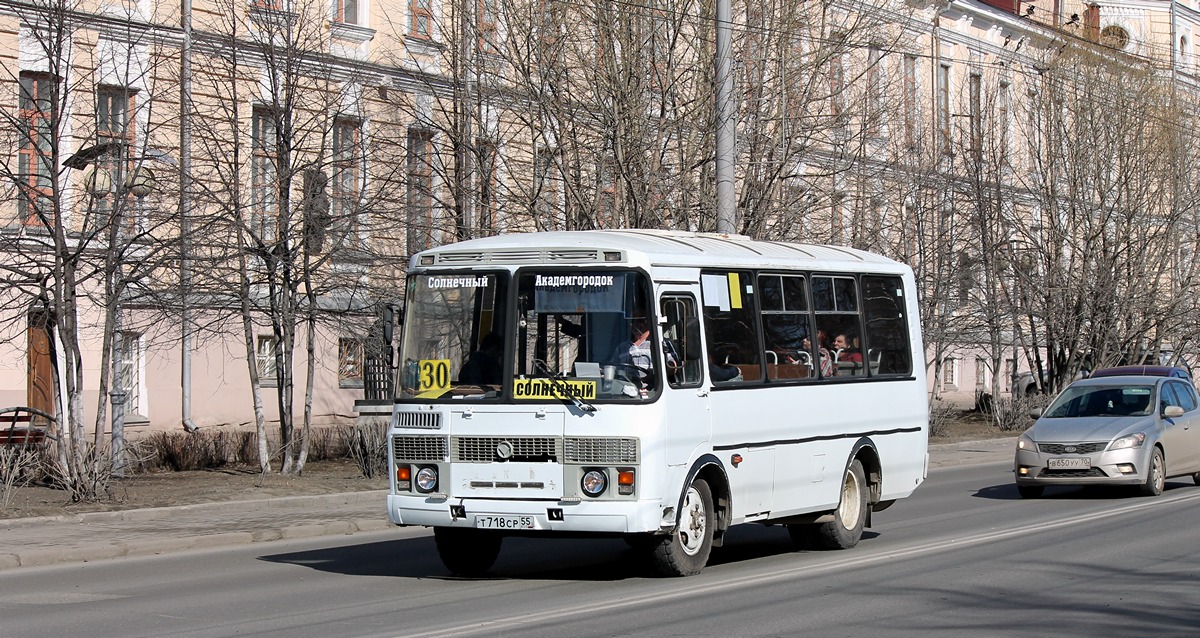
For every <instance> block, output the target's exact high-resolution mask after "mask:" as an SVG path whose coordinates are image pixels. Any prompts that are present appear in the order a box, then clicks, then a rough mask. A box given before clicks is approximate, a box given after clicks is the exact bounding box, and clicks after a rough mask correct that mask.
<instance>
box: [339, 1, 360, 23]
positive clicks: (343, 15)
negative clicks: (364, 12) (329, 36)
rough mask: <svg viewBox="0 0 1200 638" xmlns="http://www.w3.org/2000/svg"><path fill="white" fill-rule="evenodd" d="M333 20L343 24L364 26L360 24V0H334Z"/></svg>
mask: <svg viewBox="0 0 1200 638" xmlns="http://www.w3.org/2000/svg"><path fill="white" fill-rule="evenodd" d="M333 11H334V13H333V20H334V22H340V23H342V24H362V23H361V22H359V14H358V12H359V1H358V0H334V7H333Z"/></svg>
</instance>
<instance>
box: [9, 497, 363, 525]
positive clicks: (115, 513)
mask: <svg viewBox="0 0 1200 638" xmlns="http://www.w3.org/2000/svg"><path fill="white" fill-rule="evenodd" d="M386 498H387V490H366V491H361V492H338V493H335V494H309V495H304V496H278V497H275V498H268V499H262V500H243V501H217V502H212V503H193V504H191V505H168V506H164V507H147V508H142V509H130V510H112V511H106V512H80V513H79V514H63V515H60V516H34V517H30V518H8V519H0V529H11V528H14V527H24V526H28V525H43V524H46V523H94V522H109V521H143V522H144V521H155V520H162V519H164V518H170V517H172V516H176V515H178V514H180V513H183V512H206V511H209V510H221V511H223V512H252V511H258V510H262V509H274V508H285V507H318V506H326V505H356V504H362V503H380V504H381V505H380V510H382V509H383V505H382V503H384V501H385V499H386ZM381 516H382V514H381Z"/></svg>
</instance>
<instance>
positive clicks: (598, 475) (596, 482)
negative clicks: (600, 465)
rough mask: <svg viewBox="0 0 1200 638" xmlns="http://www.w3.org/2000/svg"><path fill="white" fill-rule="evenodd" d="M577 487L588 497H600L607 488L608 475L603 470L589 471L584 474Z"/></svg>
mask: <svg viewBox="0 0 1200 638" xmlns="http://www.w3.org/2000/svg"><path fill="white" fill-rule="evenodd" d="M579 486H580V487H582V488H583V493H584V494H587V495H588V496H600V495H601V494H603V493H604V490H605V489H606V488H607V487H608V474H605V473H604V471H603V470H589V471H588V472H586V473H584V475H583V480H581V481H580V482H579Z"/></svg>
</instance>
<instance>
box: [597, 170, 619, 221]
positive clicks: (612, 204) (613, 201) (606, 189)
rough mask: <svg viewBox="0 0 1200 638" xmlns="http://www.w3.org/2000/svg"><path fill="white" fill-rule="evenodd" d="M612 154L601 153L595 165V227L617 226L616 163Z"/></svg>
mask: <svg viewBox="0 0 1200 638" xmlns="http://www.w3.org/2000/svg"><path fill="white" fill-rule="evenodd" d="M614 156H615V155H614V154H610V153H603V154H602V155H601V158H600V160H599V163H598V164H597V166H596V173H597V175H596V227H597V228H619V227H620V224H619V223H618V222H617V165H616V161H614V160H613V159H612V158H613V157H614Z"/></svg>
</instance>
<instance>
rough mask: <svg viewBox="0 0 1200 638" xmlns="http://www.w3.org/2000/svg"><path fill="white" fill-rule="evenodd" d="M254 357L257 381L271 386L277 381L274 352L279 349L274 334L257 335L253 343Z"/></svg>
mask: <svg viewBox="0 0 1200 638" xmlns="http://www.w3.org/2000/svg"><path fill="white" fill-rule="evenodd" d="M254 350H255V358H256V363H257V365H258V381H259V384H260V385H263V386H273V385H275V384H276V382H277V376H276V375H275V353H276V351H277V350H279V341H278V340H277V339H276V338H275V335H269V334H268V335H258V338H257V343H256V344H255V349H254Z"/></svg>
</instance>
